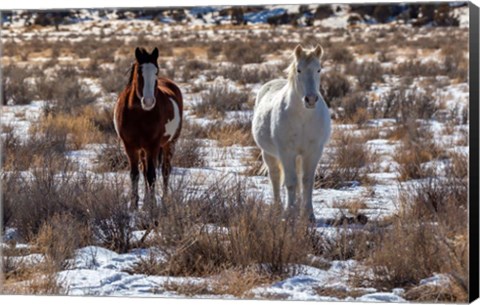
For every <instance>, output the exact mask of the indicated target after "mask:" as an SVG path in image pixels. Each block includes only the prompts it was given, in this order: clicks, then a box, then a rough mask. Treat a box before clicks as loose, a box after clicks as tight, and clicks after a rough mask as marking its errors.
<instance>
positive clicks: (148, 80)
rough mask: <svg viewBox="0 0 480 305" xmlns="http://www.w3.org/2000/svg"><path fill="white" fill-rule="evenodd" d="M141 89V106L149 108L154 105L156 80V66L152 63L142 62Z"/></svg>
mask: <svg viewBox="0 0 480 305" xmlns="http://www.w3.org/2000/svg"><path fill="white" fill-rule="evenodd" d="M142 76H143V89H142V94H143V97H142V107H143V108H144V109H145V110H151V109H152V108H153V107H154V106H155V81H156V80H157V67H155V65H154V64H150V63H148V64H142Z"/></svg>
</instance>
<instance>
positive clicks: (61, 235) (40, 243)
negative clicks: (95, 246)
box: [36, 213, 88, 270]
mask: <svg viewBox="0 0 480 305" xmlns="http://www.w3.org/2000/svg"><path fill="white" fill-rule="evenodd" d="M87 236H88V230H87V229H86V228H85V227H83V226H82V223H80V222H79V221H78V220H76V219H75V218H74V217H73V216H72V215H69V214H61V213H60V214H55V215H53V216H52V217H51V218H50V219H49V220H47V221H46V222H44V223H43V224H42V226H41V227H40V230H39V232H38V236H37V237H36V245H37V247H38V248H39V250H40V251H41V253H43V254H44V255H45V258H46V261H47V263H48V264H50V265H51V266H52V267H53V268H55V269H56V270H64V269H67V268H68V267H69V264H68V262H67V259H70V258H72V257H73V255H74V251H75V249H77V248H79V247H81V246H82V245H85V241H86V240H88V237H87Z"/></svg>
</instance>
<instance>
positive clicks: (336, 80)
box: [320, 71, 352, 107]
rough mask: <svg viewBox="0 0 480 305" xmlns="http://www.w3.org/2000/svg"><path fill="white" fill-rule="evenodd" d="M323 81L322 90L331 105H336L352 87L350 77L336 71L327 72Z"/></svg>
mask: <svg viewBox="0 0 480 305" xmlns="http://www.w3.org/2000/svg"><path fill="white" fill-rule="evenodd" d="M321 81H322V82H321V84H320V92H321V93H322V96H323V98H324V99H325V102H327V105H329V106H330V107H332V106H334V105H335V102H336V101H337V100H338V99H341V98H343V97H344V96H345V95H347V94H348V93H349V92H350V91H351V89H352V88H351V85H350V81H349V80H348V78H346V77H345V76H343V74H341V73H339V72H336V71H329V72H327V73H325V74H324V75H322V79H321Z"/></svg>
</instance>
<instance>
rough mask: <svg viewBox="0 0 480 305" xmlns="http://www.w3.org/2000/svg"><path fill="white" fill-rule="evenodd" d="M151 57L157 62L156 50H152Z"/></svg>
mask: <svg viewBox="0 0 480 305" xmlns="http://www.w3.org/2000/svg"><path fill="white" fill-rule="evenodd" d="M151 57H152V58H153V59H154V60H157V59H158V48H155V49H153V51H152V55H151Z"/></svg>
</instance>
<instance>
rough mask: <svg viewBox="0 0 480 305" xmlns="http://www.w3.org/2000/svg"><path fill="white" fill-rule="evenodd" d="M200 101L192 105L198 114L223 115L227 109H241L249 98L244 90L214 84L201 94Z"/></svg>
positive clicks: (208, 115)
mask: <svg viewBox="0 0 480 305" xmlns="http://www.w3.org/2000/svg"><path fill="white" fill-rule="evenodd" d="M201 98H202V101H201V102H200V103H198V104H195V105H194V106H193V111H194V112H195V114H197V115H199V116H207V117H224V116H225V113H226V112H227V111H234V110H243V109H244V108H245V107H246V104H247V102H248V100H249V95H248V94H247V93H246V92H244V91H238V90H235V89H232V88H230V87H229V86H228V85H227V84H216V85H214V86H212V87H210V88H209V89H208V90H207V91H206V92H203V93H202V94H201Z"/></svg>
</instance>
